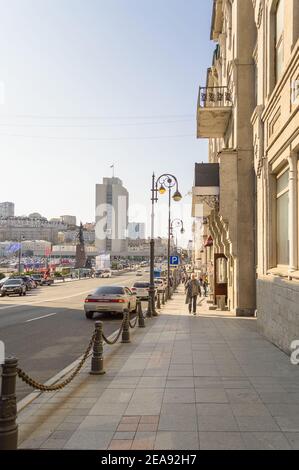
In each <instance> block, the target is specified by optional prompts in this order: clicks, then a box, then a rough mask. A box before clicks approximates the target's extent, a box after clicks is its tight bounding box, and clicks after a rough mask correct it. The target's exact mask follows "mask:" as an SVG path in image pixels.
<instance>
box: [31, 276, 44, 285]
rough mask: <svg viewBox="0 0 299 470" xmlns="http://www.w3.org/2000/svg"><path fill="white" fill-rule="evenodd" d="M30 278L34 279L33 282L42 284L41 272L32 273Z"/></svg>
mask: <svg viewBox="0 0 299 470" xmlns="http://www.w3.org/2000/svg"><path fill="white" fill-rule="evenodd" d="M31 278H32V279H33V280H34V282H35V283H36V284H37V285H38V286H41V285H42V284H43V281H44V278H43V276H42V275H41V274H32V275H31Z"/></svg>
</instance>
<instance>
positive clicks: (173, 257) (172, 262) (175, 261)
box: [169, 256, 180, 266]
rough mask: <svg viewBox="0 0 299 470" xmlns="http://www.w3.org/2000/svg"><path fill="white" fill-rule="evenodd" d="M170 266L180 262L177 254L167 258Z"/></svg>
mask: <svg viewBox="0 0 299 470" xmlns="http://www.w3.org/2000/svg"><path fill="white" fill-rule="evenodd" d="M169 260H170V265H171V266H178V265H179V264H180V257H179V256H171V257H170V258H169Z"/></svg>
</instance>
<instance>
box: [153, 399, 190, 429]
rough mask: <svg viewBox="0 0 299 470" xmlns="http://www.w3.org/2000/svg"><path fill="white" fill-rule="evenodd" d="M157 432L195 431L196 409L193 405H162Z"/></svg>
mask: <svg viewBox="0 0 299 470" xmlns="http://www.w3.org/2000/svg"><path fill="white" fill-rule="evenodd" d="M158 429H159V431H196V430H197V418H196V408H195V405H193V404H179V403H178V404H170V403H164V404H163V405H162V410H161V415H160V421H159V427H158Z"/></svg>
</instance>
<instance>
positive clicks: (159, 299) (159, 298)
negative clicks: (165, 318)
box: [157, 292, 161, 309]
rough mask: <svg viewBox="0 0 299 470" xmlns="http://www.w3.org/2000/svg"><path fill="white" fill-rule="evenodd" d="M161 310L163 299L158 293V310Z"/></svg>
mask: <svg viewBox="0 0 299 470" xmlns="http://www.w3.org/2000/svg"><path fill="white" fill-rule="evenodd" d="M160 308H161V297H160V293H159V292H158V299H157V309H160Z"/></svg>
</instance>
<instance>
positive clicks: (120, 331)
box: [102, 318, 125, 345]
mask: <svg viewBox="0 0 299 470" xmlns="http://www.w3.org/2000/svg"><path fill="white" fill-rule="evenodd" d="M124 324H125V318H123V321H122V323H121V326H120V329H119V331H118V333H117V335H116V336H115V338H114V339H113V340H109V339H108V338H107V337H106V336H105V335H104V333H102V338H103V340H104V341H105V343H107V344H109V345H112V344H115V343H116V342H117V341H118V339H119V337H120V335H121V334H122V332H123V329H124Z"/></svg>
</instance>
